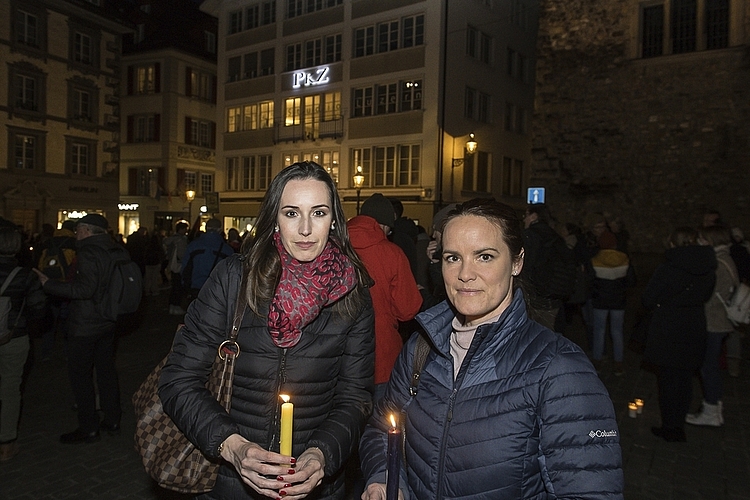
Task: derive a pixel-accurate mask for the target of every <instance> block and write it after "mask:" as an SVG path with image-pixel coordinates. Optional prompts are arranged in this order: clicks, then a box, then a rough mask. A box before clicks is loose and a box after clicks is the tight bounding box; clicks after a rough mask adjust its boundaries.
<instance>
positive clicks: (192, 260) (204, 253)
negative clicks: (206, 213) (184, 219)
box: [182, 219, 234, 298]
mask: <svg viewBox="0 0 750 500" xmlns="http://www.w3.org/2000/svg"><path fill="white" fill-rule="evenodd" d="M230 255H234V250H233V249H232V247H230V246H229V244H228V243H227V242H226V241H225V240H224V236H223V234H222V223H221V221H220V220H219V219H208V221H206V233H205V234H203V235H201V236H200V237H199V238H196V239H194V240H193V241H191V242H190V243H189V244H188V246H187V249H185V256H184V257H183V259H182V284H183V285H184V286H185V290H189V291H190V296H191V297H192V298H195V297H197V296H198V292H199V291H200V289H201V287H203V284H204V283H205V282H206V280H208V276H209V275H210V274H211V271H213V269H214V267H216V264H218V263H219V262H220V261H222V260H224V259H226V258H227V257H229V256H230Z"/></svg>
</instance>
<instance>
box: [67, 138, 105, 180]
mask: <svg viewBox="0 0 750 500" xmlns="http://www.w3.org/2000/svg"><path fill="white" fill-rule="evenodd" d="M79 148H85V150H86V159H85V163H84V164H79V163H77V162H76V161H75V160H76V151H77V150H79ZM96 153H97V141H95V140H90V139H83V138H81V137H73V136H65V171H66V172H67V173H68V175H73V176H80V177H97V171H96V170H97V169H96ZM81 170H83V171H81Z"/></svg>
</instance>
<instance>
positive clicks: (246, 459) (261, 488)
mask: <svg viewBox="0 0 750 500" xmlns="http://www.w3.org/2000/svg"><path fill="white" fill-rule="evenodd" d="M221 458H223V459H224V460H226V461H227V462H229V463H230V464H232V465H233V466H234V468H235V469H236V470H237V472H239V474H240V476H241V477H242V480H243V481H244V482H245V483H247V484H248V486H250V487H251V488H252V489H254V490H255V491H257V492H258V493H260V494H261V495H265V496H267V497H271V498H279V490H281V489H282V488H284V487H286V488H289V487H290V486H291V484H289V483H287V482H286V481H283V480H279V479H278V478H280V477H281V476H282V475H286V474H293V473H294V469H292V468H291V465H290V463H296V460H295V459H293V458H291V457H287V456H285V455H279V454H278V453H274V452H272V451H266V450H264V449H263V448H261V447H260V446H258V445H257V444H255V443H252V442H250V441H248V440H247V439H245V438H244V437H242V436H240V435H239V434H232V435H231V436H229V437H228V438H227V439H226V440H225V441H224V446H223V447H222V450H221ZM383 498H385V497H383Z"/></svg>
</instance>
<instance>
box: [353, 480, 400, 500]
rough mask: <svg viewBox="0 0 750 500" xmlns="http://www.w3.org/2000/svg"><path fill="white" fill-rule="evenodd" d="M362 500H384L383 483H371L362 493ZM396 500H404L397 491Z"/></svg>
mask: <svg viewBox="0 0 750 500" xmlns="http://www.w3.org/2000/svg"><path fill="white" fill-rule="evenodd" d="M362 500H385V485H384V484H383V483H372V484H369V485H368V486H367V488H365V492H364V493H362ZM398 500H404V494H403V493H402V492H401V490H400V489H399V490H398Z"/></svg>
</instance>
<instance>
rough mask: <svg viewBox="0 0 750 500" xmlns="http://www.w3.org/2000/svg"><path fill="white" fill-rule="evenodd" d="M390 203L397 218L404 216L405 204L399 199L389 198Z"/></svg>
mask: <svg viewBox="0 0 750 500" xmlns="http://www.w3.org/2000/svg"><path fill="white" fill-rule="evenodd" d="M388 201H390V202H391V205H393V212H394V213H395V214H396V218H397V219H400V218H401V216H402V215H404V204H403V203H401V200H399V199H398V198H388Z"/></svg>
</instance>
